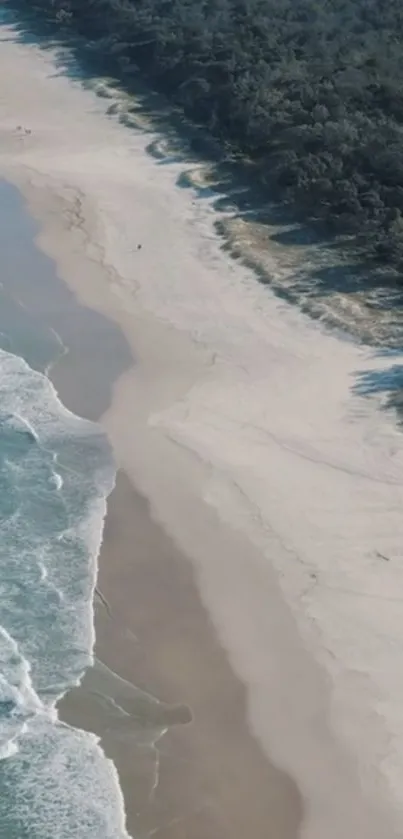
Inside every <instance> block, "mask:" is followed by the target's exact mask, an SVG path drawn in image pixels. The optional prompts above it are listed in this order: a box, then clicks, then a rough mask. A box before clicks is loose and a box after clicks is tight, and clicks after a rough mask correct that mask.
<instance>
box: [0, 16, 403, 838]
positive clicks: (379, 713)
mask: <svg viewBox="0 0 403 839" xmlns="http://www.w3.org/2000/svg"><path fill="white" fill-rule="evenodd" d="M0 78H1V79H3V82H2V89H1V96H0V173H2V174H3V175H4V176H5V177H6V178H8V179H9V180H11V181H13V182H14V183H16V184H17V185H18V186H19V187H20V188H21V189H22V190H23V192H24V194H25V195H26V197H27V199H28V202H29V205H30V208H31V210H32V212H33V213H34V214H35V215H36V216H37V217H38V219H40V221H41V224H42V234H41V236H40V239H39V242H40V245H41V247H42V248H43V249H44V250H45V251H46V252H47V253H49V254H50V255H51V256H53V257H54V258H55V260H56V262H57V265H58V268H59V272H60V275H61V276H62V277H63V279H64V280H66V282H67V283H69V285H70V286H71V288H72V289H73V290H74V291H75V293H76V295H77V297H78V299H79V300H80V302H82V303H85V304H86V305H88V306H90V307H93V308H94V309H97V310H98V311H101V312H103V313H104V314H107V315H108V316H109V317H110V318H112V319H113V320H114V321H115V322H116V323H117V324H119V326H120V328H121V329H122V330H123V331H124V333H125V335H126V338H127V340H128V342H129V344H130V346H131V348H132V352H133V356H134V358H135V362H136V363H135V366H134V367H133V368H131V369H130V370H129V371H126V372H125V373H124V374H123V375H122V376H121V377H120V379H119V380H118V382H117V383H116V386H115V388H114V395H113V401H112V405H111V407H110V409H109V410H108V411H107V412H106V413H105V414H104V415H103V417H102V423H103V425H104V427H105V429H106V430H107V431H108V433H109V435H110V438H111V441H112V443H113V445H114V449H115V453H116V460H117V463H118V465H119V466H120V467H121V468H122V469H124V470H125V472H126V474H127V475H128V477H129V479H130V481H131V483H132V485H133V487H134V486H135V487H136V488H137V493H136V495H134V494H133V493H134V492H135V491H134V489H133V488H131V487H130V485H129V486H128V485H127V482H126V485H125V486H124V485H123V483H122V481H124V480H125V479H124V478H122V479H121V480H120V481H119V484H118V487H117V490H116V492H115V495H114V497H113V498H112V499H111V505H110V516H109V518H108V524H107V529H106V533H105V548H104V556H103V558H102V561H101V572H100V586H101V590H102V593H103V594H105V596H106V598H107V600H108V601H109V600H110V603H111V608H112V618H111V617H109V616H108V615H107V610H106V609H105V606H102V605H101V606H100V607H99V608H98V624H97V631H98V639H99V640H98V643H99V645H100V648H101V649H102V652H103V651H105V656H106V657H107V659H108V663H109V664H110V666H113V668H114V669H117V670H119V672H120V674H121V675H122V676H124V677H126V678H128V679H129V680H133V681H135V682H136V684H138V681H139V680H140V681H141V683H142V684H141V686H142V687H143V688H145V689H146V690H151V691H153V692H155V694H156V695H157V697H158V699H160V700H163V701H164V702H165V703H168V704H169V708H168V709H167V708H165V705H164V706H162V708H161V707H160V706H158V709H159V711H158V712H160V711H161V712H162V710H164V712H165V711H166V712H167V713H168V717H169V719H170V722H172V716H170V715H171V714H173V715H174V717H175V721H176V722H177V723H178V724H177V725H175V726H173V727H170V728H169V732H168V733H167V734H166V736H165V737H164V738H163V739H162V740H161V741H159V742H160V743H161V752H162V751H163V752H164V755H163V758H161V764H160V766H159V771H160V774H159V775H158V776H157V775H156V774H155V772H156V765H157V764H156V760H155V757H156V752H155V751H154V750H153V749H152V748H150V741H149V739H148V740H147V748H146V749H145V752H147V755H145V757H144V761H145V764H144V767H143V769H142V768H140V769H139V766H140V763H137V759H135V758H134V757H133V754H134V752H132V751H131V749H132V748H133V749H135V753H136V755H138V754H139V745H138V743H137V744H135V745H133V744H129V743H128V742H127V738H126V737H122V739H120V738H113V737H112V739H111V742H109V740H108V738H107V736H106V734H105V723H104V722H103V721H102V720H103V716H102V715H103V711H102V710H99V714H98V717H99V719H98V722H99V726H101V727H102V728H103V733H104V737H105V740H106V741H107V740H108V742H106V748H107V749H108V750H109V751H110V752H113V753H114V757H115V758H116V762H117V764H119V762H120V767H119V768H120V769H121V773H122V779H123V786H125V789H126V792H127V788H128V785H130V784H131V789H132V790H134V793H133V794H134V795H136V792H135V791H136V790H138V789H139V787H138V786H136V784H140V786H141V784H143V789H144V794H145V791H146V789H148V792H147V794H148V795H149V796H151V803H152V807H151V810H150V811H148V810H147V809H146V810H145V811H144V810H143V813H142V815H141V817H140V822H138V823H139V825H140V828H141V830H144V831H145V833H147V831H148V832H149V833H150V832H151V833H152V831H153V830H154V831H155V830H156V829H157V828H158V826H159V824H160V822H159V821H158V819H161V824H164V825H165V827H164V828H163V830H162V831H159V834H160V835H161V836H164V837H165V839H168V837H171V836H172V837H173V836H175V837H177V839H179V837H189V839H190V837H192V839H193V837H196V836H197V837H199V836H200V839H201V837H202V836H203V837H205V839H207V837H211V839H213V837H214V839H219V837H221V836H226V835H228V836H230V835H235V836H236V835H237V831H238V835H239V836H241V835H245V834H247V835H248V834H250V835H257V836H262V837H263V836H273V837H274V836H275V837H276V839H278V837H281V836H292V835H295V834H296V832H297V831H298V824H299V819H300V817H301V815H302V810H301V805H302V802H301V798H300V796H302V799H303V803H304V810H303V821H302V824H301V826H300V830H299V835H300V836H301V837H304V839H336V837H337V839H341V837H343V839H345V837H354V839H356V837H357V836H359V837H365V839H367V837H368V839H371V838H372V837H373V838H374V839H375V837H376V838H377V839H378V837H380V836H382V837H385V839H387V837H392V836H401V835H403V833H402V831H403V818H402V813H401V810H400V801H399V791H400V788H401V783H402V780H403V747H402V745H401V728H402V724H403V710H402V709H403V702H402V700H403V677H402V675H401V667H400V657H401V635H402V629H403V621H402V617H401V598H400V596H399V591H400V588H401V583H402V575H403V570H402V567H401V563H399V558H400V554H401V544H402V537H403V520H402V516H401V510H402V503H403V486H402V478H401V475H402V466H403V445H402V441H401V438H400V434H399V433H398V431H397V430H396V428H395V425H394V422H393V418H392V417H388V416H384V417H382V416H381V415H380V412H379V399H376V398H374V399H372V400H364V399H363V398H362V397H361V396H360V395H352V393H351V388H352V386H353V385H354V382H355V381H357V379H358V380H361V381H363V380H365V376H366V375H367V374H368V371H369V370H370V369H371V368H373V369H374V376H375V378H376V374H379V371H380V370H381V369H382V367H386V366H387V364H388V360H387V359H386V360H385V359H372V358H369V356H368V353H367V352H366V351H365V349H358V348H356V347H354V346H353V345H352V344H348V343H346V342H342V341H341V340H340V339H339V338H337V337H335V336H331V335H326V334H324V333H323V332H322V330H321V328H320V327H319V326H314V325H312V324H311V323H309V322H308V321H307V320H306V319H305V318H304V317H303V316H302V315H299V314H298V313H297V312H293V311H291V310H290V309H289V308H288V307H287V306H285V305H283V304H280V303H278V302H277V301H276V300H275V299H274V298H273V297H271V295H270V294H269V292H268V291H267V289H263V288H261V287H259V286H258V284H257V283H256V281H255V280H254V278H253V277H252V276H251V275H249V274H248V272H247V271H245V270H243V269H242V268H241V267H240V266H237V265H235V264H234V263H230V262H229V261H228V259H227V258H226V257H225V255H223V254H222V252H221V250H220V244H219V242H218V241H217V239H216V237H215V235H214V232H213V218H214V213H213V211H212V209H211V207H210V205H209V199H208V198H206V199H205V200H199V201H198V202H196V201H195V200H194V195H193V194H192V193H191V192H189V191H188V192H186V191H183V190H182V191H181V190H180V189H179V188H178V187H177V186H176V181H177V179H178V177H179V176H180V175H181V174H182V172H183V165H182V164H181V163H180V161H176V162H172V163H171V164H170V165H169V166H162V165H159V164H158V163H156V161H155V159H153V158H152V157H150V156H149V155H147V151H146V148H147V145H148V144H149V143H150V141H151V140H154V139H155V138H154V137H153V136H152V135H151V136H150V135H148V136H147V134H146V133H145V132H144V131H130V130H128V129H127V128H124V127H123V126H121V125H119V124H118V123H117V122H116V121H114V120H113V119H109V118H108V117H107V116H106V115H105V111H106V108H107V106H108V104H109V103H108V102H105V100H101V99H97V98H96V96H95V94H94V93H93V92H92V91H89V90H84V89H83V88H82V87H81V85H80V83H79V82H75V81H72V80H70V79H68V78H67V77H66V76H65V75H64V74H63V72H62V71H60V69H59V70H58V69H57V68H56V63H55V60H54V56H53V55H52V53H49V52H47V53H42V52H41V51H40V50H39V49H38V48H37V47H35V46H32V45H30V46H27V45H21V44H16V43H15V40H14V37H13V32H12V30H11V29H10V28H4V29H3V40H2V43H1V49H0ZM27 79H29V85H28V84H27ZM18 125H23V126H25V127H27V128H29V130H30V132H31V133H30V134H25V133H21V131H18V130H16V126H18ZM139 242H141V243H142V249H141V250H140V251H138V250H137V244H138V243H139ZM275 268H276V266H275V264H273V270H275ZM88 384H89V386H90V382H89V383H88ZM138 493H139V494H138ZM144 498H147V499H148V501H147V502H146V501H144V500H143V499H144ZM150 516H151V517H150ZM168 536H169V538H168ZM134 538H135V539H136V542H135V547H136V551H135V558H134V559H133V553H132V549H131V546H132V545H133V541H134ZM379 553H382V554H383V555H386V556H388V557H389V558H390V561H389V562H384V561H380V559H379ZM99 612H100V614H101V617H100V616H99ZM206 613H207V614H208V618H207V617H206ZM114 621H115V622H116V627H115V628H112V626H113V623H114ZM133 635H134V636H135V637H133ZM104 675H105V674H104ZM112 682H113V679H112ZM117 684H119V683H117ZM116 689H117V690H118V689H119V688H116ZM80 696H81V699H79V700H77V701H78V702H79V705H80V708H79V709H78V710H77V708H76V709H75V711H74V714H75V717H74V718H75V720H76V721H77V719H78V717H77V714H79V715H81V717H82V724H83V725H85V719H88V716H87V717H86V713H87V714H88V713H89V714H90V716H91V717H93V716H94V715H95V710H94V709H93V708H92V706H91V710H90V711H87V712H86V711H85V701H84V699H83V692H81V694H80ZM140 698H141V699H142V701H143V700H144V698H145V697H144V696H140ZM71 701H72V702H73V701H74V700H73V698H72V699H71ZM127 701H130V702H134V697H131V698H128V700H127ZM136 701H137V700H136ZM150 704H151V705H152V706H153V708H154V705H153V702H152V701H151V700H150ZM172 705H173V706H174V708H172V707H171V706H172ZM178 705H179V708H178V707H177V706H178ZM183 705H184V706H189V707H190V708H191V711H192V713H193V714H194V722H193V723H192V724H190V725H188V724H186V725H184V724H183V723H184V721H185V720H186V714H187V713H188V712H187V709H186V707H183ZM131 707H132V706H131ZM142 707H143V706H142ZM154 711H155V708H154V710H153V713H154ZM66 713H67V711H66ZM177 714H179V717H180V719H179V718H177V717H176V716H175V715H177ZM182 714H183V716H182ZM92 724H94V721H92V722H91V725H92ZM96 724H97V723H96V721H95V725H96ZM146 739H147V738H146ZM145 752H144V753H145ZM165 752H166V755H165ZM272 762H274V764H275V765H276V766H277V768H278V769H281V770H284V772H286V773H287V774H284V775H283V774H282V773H281V772H279V771H275V770H274V769H273V766H272V765H271V763H272ZM146 764H147V765H146ZM185 766H187V767H188V768H189V771H186V770H185V768H184V767H185ZM153 773H154V774H153ZM147 777H148V781H147V780H145V779H147ZM150 778H153V779H154V781H153V782H152V785H151V790H150V788H149V786H148V787H147V784H149V779H150ZM291 779H292V780H291ZM156 780H158V784H156V783H155V781H156ZM183 791H184V794H182V793H183ZM138 795H139V796H140V798H142V796H141V793H138ZM160 796H161V797H160ZM184 798H185V799H186V800H187V801H189V802H191V813H192V814H193V815H191V819H190V822H189V821H187V819H186V817H187V813H185V814H184V812H183V806H182V805H183V799H184ZM142 800H144V796H143V798H142ZM133 801H134V807H133V806H131V805H130V799H129V796H127V808H128V813H129V815H131V822H132V824H135V822H136V819H138V818H139V817H138V816H137V815H136V814H137V812H138V806H139V803H138V801H137V799H136V798H134V799H133ZM159 808H160V809H159ZM184 815H185V820H184V821H183V816H184ZM175 819H176V822H175ZM181 819H182V821H181ZM169 821H171V826H170V827H169V826H168V824H169ZM189 825H191V826H189ZM170 831H171V832H170ZM269 831H271V832H269ZM157 832H158V831H157ZM140 835H141V834H140Z"/></svg>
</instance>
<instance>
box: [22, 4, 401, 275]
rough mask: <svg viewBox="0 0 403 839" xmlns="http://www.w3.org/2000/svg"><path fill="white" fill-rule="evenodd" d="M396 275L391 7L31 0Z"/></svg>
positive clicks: (395, 50)
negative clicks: (160, 93)
mask: <svg viewBox="0 0 403 839" xmlns="http://www.w3.org/2000/svg"><path fill="white" fill-rule="evenodd" d="M29 5H30V7H31V10H32V8H35V9H37V10H38V11H39V12H41V13H42V15H45V16H46V18H47V19H48V20H53V21H57V23H58V26H60V27H61V28H62V29H63V30H66V29H67V28H71V29H72V31H73V32H74V33H75V34H79V35H82V36H84V37H85V38H86V39H88V40H91V41H92V42H93V44H94V45H95V46H96V49H97V50H98V51H99V53H100V54H101V55H102V56H103V58H104V60H105V62H106V63H110V65H111V66H112V65H113V69H114V71H115V72H118V73H119V74H120V76H121V77H122V78H123V79H125V78H126V79H130V76H131V75H133V74H134V75H135V74H138V72H139V71H140V72H141V73H142V74H143V75H145V76H146V77H147V79H149V80H150V81H151V83H152V84H153V86H154V87H155V88H157V89H158V90H160V91H163V92H164V93H165V94H167V95H168V96H169V97H170V98H171V99H172V100H174V101H175V102H176V103H178V104H179V105H180V106H181V107H182V108H183V109H184V111H185V113H186V114H187V115H188V116H189V117H190V118H191V119H193V120H195V121H196V122H197V123H198V124H202V125H204V126H206V127H207V128H208V130H209V132H211V133H212V134H214V135H215V136H216V137H218V138H219V139H220V141H221V142H222V143H224V144H225V145H226V147H227V148H229V149H231V150H232V152H233V153H235V154H237V155H242V156H244V157H246V158H248V160H249V161H251V162H252V163H253V166H254V169H255V172H256V174H257V176H258V178H259V181H260V183H261V184H262V185H263V186H264V187H266V188H267V192H268V195H272V194H273V189H276V191H277V194H278V195H280V196H281V198H282V199H283V200H284V201H285V202H287V203H288V204H289V205H290V206H292V207H293V208H295V209H296V210H298V211H299V213H301V212H302V213H303V214H304V216H305V217H306V218H310V219H312V220H315V221H316V222H319V223H323V224H325V225H326V227H327V228H328V229H330V230H331V231H332V232H333V233H335V234H352V235H353V237H354V242H355V244H356V245H357V246H358V247H359V248H360V249H361V251H362V253H364V254H365V255H367V256H369V257H370V258H371V259H376V260H379V261H381V262H387V263H389V264H390V265H392V266H393V267H394V268H397V270H398V271H399V273H401V274H403V5H402V3H401V0H387V2H385V0H31V2H30V4H29Z"/></svg>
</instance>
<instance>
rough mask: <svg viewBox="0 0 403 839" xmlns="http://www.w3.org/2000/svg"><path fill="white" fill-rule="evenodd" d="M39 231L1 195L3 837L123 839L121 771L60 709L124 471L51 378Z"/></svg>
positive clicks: (90, 635)
mask: <svg viewBox="0 0 403 839" xmlns="http://www.w3.org/2000/svg"><path fill="white" fill-rule="evenodd" d="M33 232H34V227H33V226H32V223H31V221H30V219H29V216H28V214H27V212H26V210H25V208H24V205H23V203H22V201H21V198H20V196H19V194H18V192H17V191H16V190H15V189H13V188H12V187H10V186H9V185H7V184H4V183H3V184H0V265H1V267H0V284H1V285H0V347H1V349H0V837H2V839H28V837H29V839H123V837H126V836H127V834H126V832H125V827H124V810H123V800H122V796H121V794H120V789H119V785H118V779H117V775H116V771H115V768H114V765H113V763H112V762H111V761H109V760H107V759H106V757H105V756H104V754H103V752H102V750H101V748H100V746H99V744H98V741H97V738H96V737H95V736H94V735H92V734H89V733H86V732H83V731H79V730H76V729H74V728H72V727H70V726H68V725H66V724H64V723H63V722H61V721H60V720H59V719H58V715H57V710H56V704H57V701H58V699H59V698H60V697H61V696H63V694H65V693H66V692H67V691H68V690H69V688H71V687H72V686H73V685H76V684H78V683H79V681H80V679H81V677H82V675H83V674H84V672H85V670H86V669H87V668H88V666H89V665H90V664H91V662H92V657H93V647H94V628H93V593H94V585H95V580H96V567H97V555H98V552H99V548H100V543H101V538H102V528H103V520H104V516H105V512H106V498H107V496H108V494H109V493H110V491H111V490H112V488H113V485H114V480H115V466H114V462H113V457H112V452H111V450H110V447H109V444H108V441H107V439H106V438H105V436H104V434H103V433H102V432H101V429H100V428H99V426H98V425H97V424H96V423H93V422H90V421H88V420H86V419H82V418H80V417H78V416H75V415H74V414H72V413H71V412H70V411H68V410H67V409H66V408H65V407H64V406H63V404H62V403H61V401H60V399H59V398H58V395H57V393H56V390H55V388H54V387H53V385H52V383H51V381H50V379H49V378H48V376H47V375H46V373H47V372H49V370H50V369H51V368H52V365H53V364H54V362H55V361H56V360H57V358H58V357H59V356H60V353H65V352H67V351H68V349H67V347H65V346H64V344H63V341H62V339H61V338H60V336H59V335H58V334H57V332H56V331H55V330H54V329H53V328H49V327H47V326H46V325H45V324H44V322H43V320H41V319H40V318H39V317H38V316H37V313H35V312H33V311H32V310H30V309H29V308H27V306H26V304H25V303H24V301H23V300H22V299H21V298H20V297H19V296H18V288H19V285H20V284H21V281H22V279H24V282H25V283H27V281H29V282H30V283H31V286H32V287H31V293H34V294H35V285H34V284H35V277H36V276H37V275H38V273H40V272H41V271H43V270H44V257H43V255H42V254H40V253H39V251H37V250H36V249H35V247H34V244H33V241H32V235H33ZM46 270H47V271H48V272H50V271H51V270H52V265H51V263H50V261H49V260H47V265H46ZM27 271H29V275H28V277H27V276H26V275H25V276H24V278H22V272H27ZM54 279H55V282H59V281H58V280H57V278H56V276H55V278H54ZM37 293H39V292H37ZM77 308H78V307H77Z"/></svg>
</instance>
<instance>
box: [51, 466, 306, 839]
mask: <svg viewBox="0 0 403 839" xmlns="http://www.w3.org/2000/svg"><path fill="white" fill-rule="evenodd" d="M98 585H99V589H100V591H101V593H102V595H103V596H104V597H105V599H106V600H107V604H108V607H105V605H104V604H102V603H101V602H99V600H98V603H97V610H96V615H97V617H96V635H97V643H96V654H97V656H98V658H100V659H101V660H102V661H103V662H106V663H107V664H108V665H109V667H110V668H112V669H113V670H114V671H115V672H117V673H118V674H119V675H120V676H122V677H123V678H124V679H127V680H128V681H129V682H132V683H134V684H135V685H136V686H140V687H142V688H143V689H144V690H145V691H150V692H151V694H152V695H153V696H154V697H158V699H159V700H160V701H161V700H163V701H162V702H161V704H160V705H158V706H157V712H158V714H157V716H158V722H159V724H160V725H161V727H164V726H165V725H166V727H167V731H166V733H165V734H162V732H161V728H160V727H159V725H155V715H156V712H155V709H154V707H153V706H152V705H151V707H150V706H149V705H148V703H145V705H143V706H142V707H141V710H140V719H138V718H137V719H134V720H133V719H131V720H128V721H127V722H126V723H125V725H124V728H123V732H122V729H121V727H120V726H119V725H117V726H116V730H114V721H113V717H112V715H111V713H110V712H109V713H108V711H104V712H102V711H100V710H99V709H98V710H97V708H96V707H94V703H93V702H92V703H91V702H86V697H85V692H86V682H85V680H84V685H83V687H82V688H81V689H79V690H78V691H74V692H73V693H72V694H71V695H70V697H69V698H67V700H66V702H64V703H63V705H62V714H63V718H64V719H66V720H68V721H71V723H72V724H75V725H77V724H78V725H81V726H82V727H84V728H87V727H89V728H90V729H93V730H95V731H96V733H98V734H100V735H101V736H102V742H103V744H104V748H105V750H106V753H107V754H108V755H109V756H111V757H112V758H113V759H114V761H115V764H116V766H117V767H118V770H119V773H120V777H121V782H122V787H123V791H124V795H125V801H126V808H127V817H128V828H129V831H130V832H131V833H132V834H133V835H134V836H136V837H137V836H139V837H140V836H150V835H157V836H159V837H161V839H179V837H186V839H210V837H211V839H213V837H214V839H215V837H220V839H221V837H222V839H231V837H237V839H238V837H239V839H241V837H242V839H243V837H245V836H248V835H250V836H253V837H256V839H258V837H259V839H271V838H272V837H273V839H291V837H296V836H298V832H299V831H298V829H299V826H300V822H301V816H302V801H301V797H300V795H299V793H298V790H297V788H296V785H295V784H294V783H293V782H292V780H291V779H290V778H289V777H287V775H286V774H285V773H283V772H280V771H278V770H277V769H276V768H275V767H273V766H272V765H270V763H269V762H268V760H267V759H266V757H265V756H264V754H263V753H262V751H261V749H260V747H259V744H258V742H257V741H256V740H255V739H254V737H253V736H252V735H251V733H250V731H249V729H248V725H247V713H246V696H245V690H244V688H243V686H242V684H241V683H240V682H239V680H238V679H237V678H236V677H235V676H234V673H233V672H232V670H231V667H230V666H229V663H228V660H227V657H226V655H225V653H224V651H223V649H222V647H221V646H220V644H219V643H218V641H217V637H216V634H215V632H214V629H213V626H212V624H211V622H210V621H209V619H208V616H207V615H206V613H205V610H204V609H203V606H202V604H201V603H200V598H199V595H198V592H197V588H196V586H195V583H194V579H193V573H192V569H191V565H190V564H189V562H188V560H187V559H186V557H185V556H183V555H182V554H181V552H180V551H179V550H178V548H177V547H176V546H175V545H174V544H173V543H172V541H171V540H170V539H169V538H168V537H167V535H166V534H165V533H164V532H163V530H162V529H161V527H159V526H158V524H156V523H155V522H153V520H152V518H151V516H150V510H149V506H148V504H147V502H146V500H145V499H143V498H141V496H139V494H138V493H136V491H135V490H134V488H133V487H132V486H131V484H130V482H129V481H128V479H127V477H126V476H125V475H124V473H121V474H120V475H119V477H118V481H117V485H116V488H115V490H114V492H113V493H112V496H111V497H110V500H109V505H108V516H107V520H106V526H105V532H104V544H103V547H102V552H101V558H100V571H99V583H98ZM109 609H110V611H109ZM87 696H88V694H87ZM189 713H190V714H191V715H192V721H191V722H190V723H189V718H190V717H189ZM154 726H155V727H154ZM143 728H146V729H148V730H149V740H148V743H147V740H146V743H145V744H144V742H143V740H142V737H141V733H142V732H143ZM154 737H155V739H156V742H155V745H153V742H152V741H153V738H154ZM159 738H161V739H159ZM139 740H140V743H139ZM150 741H151V742H150Z"/></svg>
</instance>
